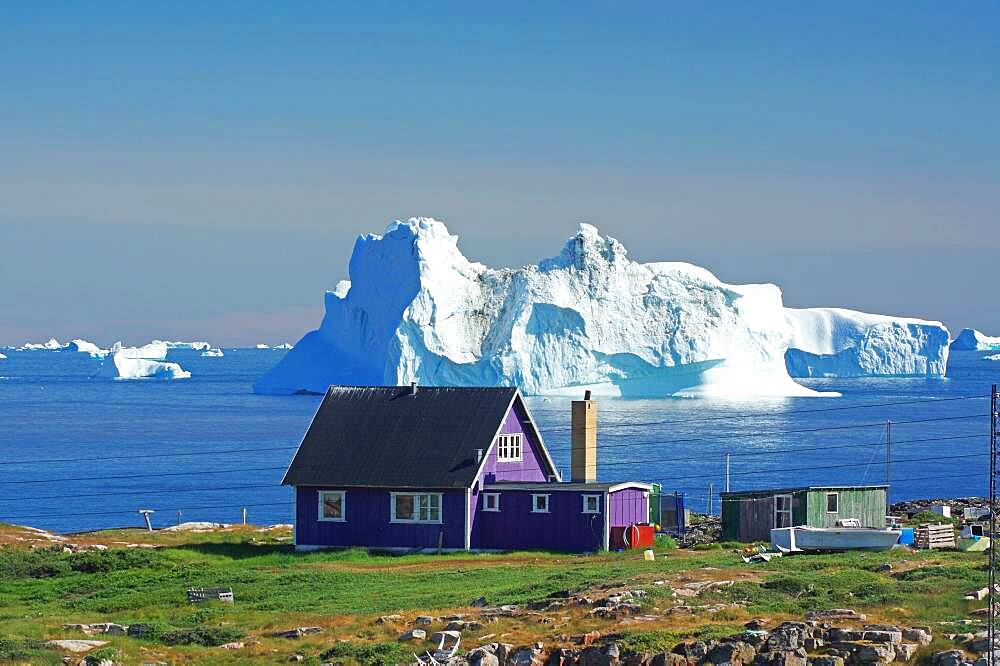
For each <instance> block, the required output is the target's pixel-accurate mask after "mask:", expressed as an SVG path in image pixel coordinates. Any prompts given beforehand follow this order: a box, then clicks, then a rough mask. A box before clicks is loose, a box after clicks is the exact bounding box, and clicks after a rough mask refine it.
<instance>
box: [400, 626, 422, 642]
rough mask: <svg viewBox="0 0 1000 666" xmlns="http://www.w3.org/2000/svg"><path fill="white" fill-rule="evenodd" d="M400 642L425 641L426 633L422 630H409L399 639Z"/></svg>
mask: <svg viewBox="0 0 1000 666" xmlns="http://www.w3.org/2000/svg"><path fill="white" fill-rule="evenodd" d="M399 640H401V641H423V640H427V632H426V631H424V630H423V629H410V630H409V631H407V632H406V633H405V634H403V635H401V636H400V637H399Z"/></svg>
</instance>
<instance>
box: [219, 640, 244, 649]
mask: <svg viewBox="0 0 1000 666" xmlns="http://www.w3.org/2000/svg"><path fill="white" fill-rule="evenodd" d="M219 647H220V648H222V649H223V650H242V649H243V648H244V643H242V642H241V641H236V642H234V643H223V644H222V645H220V646H219Z"/></svg>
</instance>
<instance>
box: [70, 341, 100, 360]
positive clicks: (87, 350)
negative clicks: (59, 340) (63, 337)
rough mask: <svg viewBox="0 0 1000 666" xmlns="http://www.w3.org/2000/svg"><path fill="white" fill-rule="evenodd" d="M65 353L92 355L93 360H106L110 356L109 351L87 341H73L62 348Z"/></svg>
mask: <svg viewBox="0 0 1000 666" xmlns="http://www.w3.org/2000/svg"><path fill="white" fill-rule="evenodd" d="M62 349H63V350H64V351H70V352H79V353H81V354H90V357H91V358H104V357H105V356H107V355H108V350H107V349H101V348H100V347H98V346H97V345H95V344H94V343H93V342H87V341H86V340H72V341H70V342H69V343H67V344H66V346H65V347H63V348H62Z"/></svg>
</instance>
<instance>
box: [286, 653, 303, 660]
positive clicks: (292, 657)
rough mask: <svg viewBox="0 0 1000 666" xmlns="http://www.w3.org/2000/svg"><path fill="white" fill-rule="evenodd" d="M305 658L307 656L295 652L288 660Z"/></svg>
mask: <svg viewBox="0 0 1000 666" xmlns="http://www.w3.org/2000/svg"><path fill="white" fill-rule="evenodd" d="M305 660H306V658H305V657H303V656H302V655H301V654H293V655H292V656H291V657H289V658H288V661H305Z"/></svg>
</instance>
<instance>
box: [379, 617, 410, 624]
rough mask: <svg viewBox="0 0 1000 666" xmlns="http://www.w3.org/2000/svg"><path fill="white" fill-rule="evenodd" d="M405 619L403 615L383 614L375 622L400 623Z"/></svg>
mask: <svg viewBox="0 0 1000 666" xmlns="http://www.w3.org/2000/svg"><path fill="white" fill-rule="evenodd" d="M402 621H403V616H402V615H383V616H382V617H380V618H379V619H377V620H375V624H399V623H400V622H402Z"/></svg>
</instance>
